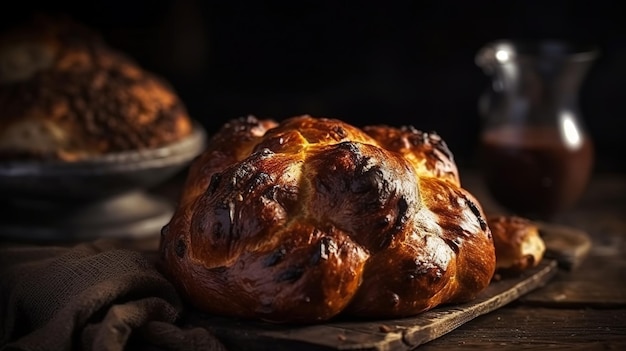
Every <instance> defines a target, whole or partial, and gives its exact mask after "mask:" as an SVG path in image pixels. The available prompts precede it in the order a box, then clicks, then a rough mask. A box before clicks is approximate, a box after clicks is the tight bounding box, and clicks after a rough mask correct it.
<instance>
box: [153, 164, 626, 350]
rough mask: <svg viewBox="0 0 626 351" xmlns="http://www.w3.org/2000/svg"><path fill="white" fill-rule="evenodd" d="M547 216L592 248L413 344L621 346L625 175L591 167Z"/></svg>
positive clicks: (489, 205)
mask: <svg viewBox="0 0 626 351" xmlns="http://www.w3.org/2000/svg"><path fill="white" fill-rule="evenodd" d="M461 175H462V177H461V178H462V182H463V186H464V187H465V188H467V189H468V190H470V191H471V192H472V193H473V194H474V195H475V196H476V197H477V198H478V199H479V201H480V202H481V204H482V205H483V207H484V208H485V209H486V210H488V211H494V210H497V209H498V208H497V205H495V203H494V202H493V201H492V200H491V198H490V197H489V196H488V194H487V192H486V190H485V187H484V184H482V181H481V179H480V177H478V174H477V173H476V172H473V171H471V170H462V171H461ZM181 180H182V177H180V176H179V177H176V178H174V179H173V180H171V181H169V182H167V183H166V184H164V185H162V186H160V187H159V188H157V189H154V192H155V193H156V194H158V195H161V196H163V197H166V198H170V199H174V198H176V197H177V195H178V191H179V190H180V186H181ZM554 223H556V224H560V225H564V226H568V227H571V228H576V229H579V230H582V231H584V232H586V233H587V234H588V235H589V236H590V238H591V241H592V246H591V249H590V250H589V253H588V254H587V256H586V258H585V259H584V260H583V261H582V263H581V264H580V265H579V266H578V267H576V268H575V269H573V270H566V269H560V270H559V271H558V273H557V275H556V277H555V278H553V279H552V280H551V281H550V282H549V283H548V284H547V285H545V286H544V287H541V288H539V289H537V290H534V291H532V292H530V293H528V294H526V295H524V296H522V297H521V298H519V299H518V300H516V301H514V302H512V303H509V304H508V305H505V306H504V307H502V308H500V309H497V310H495V311H493V312H490V313H488V314H485V315H482V316H479V317H477V318H475V319H473V320H471V321H469V322H467V323H465V324H463V325H461V326H459V327H458V328H456V329H454V330H453V331H451V332H449V333H448V334H445V335H443V336H441V337H440V338H437V339H435V340H433V341H430V342H428V343H425V344H423V345H420V346H419V347H418V348H419V350H427V351H436V350H446V351H448V350H463V349H478V350H488V349H498V350H519V349H577V350H596V349H603V350H607V349H609V350H612V349H615V350H625V349H626V174H616V173H613V174H595V175H594V177H593V178H592V180H591V183H590V185H589V187H588V189H587V191H586V192H585V194H584V196H583V198H582V199H581V200H580V202H579V203H578V204H577V206H576V207H575V208H573V209H571V210H570V211H568V212H566V213H563V214H561V215H559V216H558V217H557V218H555V220H554ZM157 238H158V236H157ZM154 244H155V243H154V242H153V243H151V244H150V243H149V244H148V247H149V246H150V245H154Z"/></svg>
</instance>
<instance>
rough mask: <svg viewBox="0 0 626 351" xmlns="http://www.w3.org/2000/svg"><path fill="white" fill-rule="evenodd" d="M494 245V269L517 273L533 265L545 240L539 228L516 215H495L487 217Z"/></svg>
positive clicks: (541, 255) (539, 260)
mask: <svg viewBox="0 0 626 351" xmlns="http://www.w3.org/2000/svg"><path fill="white" fill-rule="evenodd" d="M487 223H488V225H489V228H490V229H491V233H492V235H493V242H494V245H495V247H496V270H497V271H499V272H502V273H519V272H521V271H524V270H526V269H529V268H532V267H535V266H537V265H538V264H539V262H541V260H542V259H543V255H544V253H545V251H546V246H545V243H544V242H543V239H542V238H541V236H540V235H539V227H538V226H537V225H536V224H535V223H534V222H532V221H531V220H529V219H527V218H524V217H519V216H505V215H496V216H489V218H488V219H487Z"/></svg>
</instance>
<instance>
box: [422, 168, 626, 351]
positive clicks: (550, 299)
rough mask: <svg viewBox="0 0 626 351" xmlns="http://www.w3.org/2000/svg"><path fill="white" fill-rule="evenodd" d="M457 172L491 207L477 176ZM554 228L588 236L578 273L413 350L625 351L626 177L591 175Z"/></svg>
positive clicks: (492, 207) (563, 274)
mask: <svg viewBox="0 0 626 351" xmlns="http://www.w3.org/2000/svg"><path fill="white" fill-rule="evenodd" d="M461 174H462V180H463V186H464V187H465V188H467V189H468V190H470V191H471V192H472V193H473V194H474V195H475V196H477V197H478V199H479V200H480V201H481V203H482V204H483V206H484V207H485V208H486V209H488V210H490V211H493V210H497V209H498V206H497V205H495V203H494V202H493V200H492V199H491V198H490V197H489V195H488V194H487V192H486V190H485V187H484V184H483V183H482V181H481V179H480V177H478V175H477V174H476V173H474V172H472V171H464V172H461ZM554 222H555V223H558V224H562V225H566V226H569V227H573V228H578V229H581V230H583V231H585V232H586V233H588V235H589V236H590V237H591V240H592V247H591V249H590V251H589V253H588V255H587V256H586V258H585V259H584V261H583V262H582V263H581V264H580V266H579V267H577V268H575V269H574V270H572V271H567V270H560V271H559V273H558V274H557V276H556V277H555V278H554V279H553V280H552V281H551V282H550V283H548V284H547V285H546V286H545V287H542V288H539V289H538V290H535V291H533V292H531V293H529V294H527V295H525V296H524V297H522V298H521V299H519V300H517V301H515V302H514V303H511V304H509V305H507V306H505V307H503V308H501V309H498V310H496V311H494V312H491V313H489V314H486V315H483V316H480V317H477V318H476V319H474V320H472V321H470V322H468V323H466V324H464V325H462V326H460V327H459V328H457V329H455V330H454V331H452V332H450V333H448V334H446V335H444V336H442V337H440V338H438V339H436V340H433V341H431V342H429V343H426V344H424V345H422V346H420V347H419V349H420V350H426V351H435V350H458V349H478V350H487V349H498V350H519V349H522V348H524V349H542V350H543V349H576V350H598V349H600V350H626V175H624V174H595V175H594V177H593V178H592V181H591V184H590V185H589V187H588V189H587V191H586V193H585V194H584V196H583V198H582V199H581V200H580V202H579V203H578V204H577V205H576V207H575V208H573V209H572V210H570V211H568V212H566V213H563V214H561V215H559V216H558V217H557V218H555V219H554Z"/></svg>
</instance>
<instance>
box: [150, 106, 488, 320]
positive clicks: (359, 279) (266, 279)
mask: <svg viewBox="0 0 626 351" xmlns="http://www.w3.org/2000/svg"><path fill="white" fill-rule="evenodd" d="M189 172H190V173H189V175H188V179H187V183H186V184H185V186H184V189H183V194H182V196H181V199H180V203H179V207H178V209H177V211H176V213H175V214H174V216H173V218H172V220H171V221H170V223H169V224H168V225H167V226H165V227H164V228H163V231H162V238H161V248H160V250H161V255H162V256H161V266H162V269H163V270H164V272H165V273H166V275H167V276H168V277H169V278H170V279H171V281H172V282H174V284H175V285H176V286H177V288H178V289H179V291H180V292H181V293H182V295H183V296H184V297H185V298H186V299H187V300H188V301H190V302H191V303H192V304H193V305H194V306H195V307H197V308H199V309H200V310H203V311H205V312H208V313H213V314H218V315H226V316H235V317H242V318H253V319H261V320H266V321H272V322H295V323H311V322H318V321H324V320H328V319H330V318H332V317H334V316H336V315H338V314H340V313H343V314H347V315H352V316H360V317H367V318H390V317H402V316H410V315H415V314H417V313H420V312H422V311H426V310H428V309H431V308H433V307H435V306H437V305H440V304H448V303H460V302H464V301H468V300H471V299H473V298H474V297H475V296H476V295H477V294H478V293H479V292H480V291H482V290H483V289H484V288H485V287H487V285H488V284H489V282H490V279H491V278H492V275H493V273H494V269H495V264H496V259H495V252H494V244H493V241H492V238H491V232H490V230H489V228H488V226H487V224H486V220H485V217H484V214H483V210H482V209H481V207H480V205H479V203H478V202H477V201H476V200H475V199H474V198H473V196H472V195H470V194H469V193H468V192H467V191H465V190H464V189H463V188H461V186H460V181H459V176H458V171H457V168H456V165H455V163H454V161H453V158H452V154H451V153H450V151H449V150H448V148H447V146H446V144H445V143H444V141H443V140H442V139H441V138H440V137H439V136H438V135H436V134H427V133H423V132H420V131H418V130H416V129H414V128H411V127H403V128H392V127H388V126H382V125H381V126H372V127H365V128H363V129H358V128H356V127H354V126H351V125H349V124H346V123H344V122H342V121H339V120H335V119H326V118H313V117H310V116H299V117H293V118H290V119H287V120H285V121H283V122H281V123H280V124H278V123H276V122H274V121H271V120H258V119H256V118H254V117H248V118H241V119H238V120H233V121H231V122H230V123H227V124H226V125H225V126H224V127H223V128H222V129H221V130H220V131H219V132H218V133H216V134H215V135H214V137H213V138H212V140H211V141H210V143H209V145H208V149H207V150H206V151H205V153H204V154H203V155H202V156H201V157H199V158H198V159H197V160H196V161H195V162H194V164H193V165H192V167H191V169H190V171H189Z"/></svg>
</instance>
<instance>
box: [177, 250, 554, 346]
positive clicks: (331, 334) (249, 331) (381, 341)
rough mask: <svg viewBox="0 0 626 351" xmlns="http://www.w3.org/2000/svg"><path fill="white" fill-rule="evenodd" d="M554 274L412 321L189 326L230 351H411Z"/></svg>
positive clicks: (521, 280)
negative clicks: (209, 334)
mask: <svg viewBox="0 0 626 351" xmlns="http://www.w3.org/2000/svg"><path fill="white" fill-rule="evenodd" d="M556 272H557V262H556V261H555V260H548V259H546V260H543V262H542V263H541V264H540V265H539V266H537V267H536V268H534V269H532V270H529V271H527V272H525V273H524V274H522V275H520V276H517V277H514V278H505V279H502V280H500V281H496V282H492V283H491V284H490V286H489V287H488V288H487V289H486V290H485V291H483V292H482V293H481V294H480V295H479V296H478V298H476V299H475V300H473V301H471V302H469V303H466V304H460V305H454V306H442V307H439V308H436V309H433V310H431V311H428V312H425V313H422V314H420V315H418V316H415V317H411V318H402V319H391V320H380V321H354V320H342V321H335V322H331V323H325V324H320V325H311V326H283V325H275V324H270V323H261V322H250V321H242V320H236V319H230V318H221V317H212V316H207V315H203V314H200V313H194V314H193V315H191V316H190V319H189V323H190V324H191V325H194V326H201V327H205V328H207V329H208V330H210V331H211V332H213V333H214V334H215V336H217V337H218V338H219V339H220V340H222V341H223V343H224V344H225V345H226V346H227V348H228V349H229V350H294V349H297V350H299V351H305V350H306V351H308V350H410V349H413V348H415V347H416V346H418V345H421V344H423V343H425V342H428V341H430V340H433V339H436V338H438V337H440V336H442V335H444V334H446V333H448V332H450V331H452V330H454V329H455V328H457V327H458V326H460V325H462V324H464V323H466V322H468V321H470V320H472V319H474V318H476V317H478V316H480V315H483V314H485V313H488V312H491V311H493V310H495V309H497V308H500V307H502V306H504V305H506V304H508V303H509V302H511V301H514V300H516V299H517V298H519V297H520V296H522V295H524V294H526V293H528V292H529V291H532V290H534V289H536V288H538V287H540V286H543V285H544V284H546V283H547V282H548V281H549V280H550V279H551V278H552V277H553V276H554V275H555V274H556Z"/></svg>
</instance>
